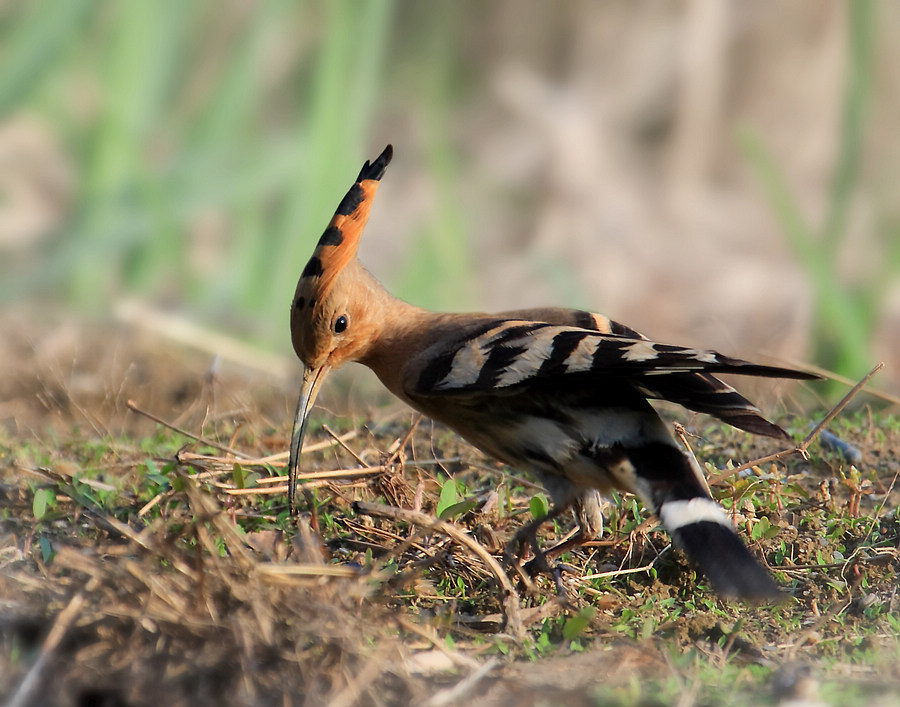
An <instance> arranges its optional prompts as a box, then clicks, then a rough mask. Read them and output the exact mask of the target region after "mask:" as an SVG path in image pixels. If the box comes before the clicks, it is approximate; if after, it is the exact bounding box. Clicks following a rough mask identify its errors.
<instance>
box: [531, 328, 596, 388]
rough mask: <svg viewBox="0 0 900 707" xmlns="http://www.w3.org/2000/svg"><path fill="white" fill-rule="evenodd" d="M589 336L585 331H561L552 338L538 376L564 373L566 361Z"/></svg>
mask: <svg viewBox="0 0 900 707" xmlns="http://www.w3.org/2000/svg"><path fill="white" fill-rule="evenodd" d="M588 336H590V335H589V334H588V333H587V332H586V331H579V330H577V329H572V330H566V331H561V332H559V333H558V334H555V335H554V336H553V348H552V349H551V350H550V355H549V356H548V357H547V358H545V359H544V362H543V363H542V364H541V367H540V368H539V369H538V371H537V374H536V375H538V376H544V375H549V374H552V373H564V372H565V368H564V367H563V366H564V364H565V363H566V360H567V359H568V358H569V356H570V355H571V354H572V352H573V351H574V350H575V349H576V347H577V346H578V344H580V343H581V342H582V341H584V339H586V338H587V337H588Z"/></svg>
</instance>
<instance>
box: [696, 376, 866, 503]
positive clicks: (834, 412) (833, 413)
mask: <svg viewBox="0 0 900 707" xmlns="http://www.w3.org/2000/svg"><path fill="white" fill-rule="evenodd" d="M882 368H884V363H883V362H882V363H879V364H878V365H877V366H875V367H874V368H873V369H872V370H871V371H869V372H868V373H867V374H866V375H865V376H864V377H863V378H862V380H860V381H859V382H858V383H857V384H856V385H855V386H853V387H852V388H851V389H850V392H848V393H847V394H846V395H845V396H844V397H843V398H841V401H840V402H839V403H838V404H837V405H835V406H834V407H833V408H831V410H830V411H829V413H828V414H827V415H826V416H825V417H824V418H822V421H821V422H819V424H818V425H816V426H815V427H814V428H813V430H812V432H810V433H809V434H808V435H807V436H806V438H805V439H804V440H803V441H802V442H801V443H800V444H798V445H797V446H796V447H790V448H788V449H782V450H781V451H780V452H776V453H775V454H769V455H768V456H765V457H760V458H759V459H754V460H753V461H749V462H745V463H743V464H741V465H740V466H736V467H734V468H733V469H727V470H725V471H723V472H722V473H720V474H716V475H715V476H712V477H710V479H709V484H710V485H711V486H712V485H715V484H718V483H721V482H722V481H724V480H725V479H728V478H730V477H732V476H734V475H735V474H737V473H739V472H741V471H744V470H745V469H752V468H753V467H755V466H759V465H761V464H767V463H768V462H773V461H777V460H778V459H783V458H784V457H788V456H791V455H792V454H799V455H800V456H802V457H803V458H804V459H806V458H807V453H806V450H807V449H809V445H810V444H812V443H813V440H815V438H816V437H818V435H819V433H820V432H821V431H822V430H823V429H824V427H825V425H827V424H828V423H829V422H831V421H832V420H833V419H834V418H835V417H837V416H838V414H840V412H841V410H843V409H844V408H845V407H847V404H848V403H849V402H850V401H851V400H852V399H853V397H854V396H855V395H856V394H857V393H858V392H859V391H860V390H862V388H863V387H864V386H865V385H866V383H868V382H869V380H871V378H872V376H874V375H875V374H876V373H878V371H880V370H881V369H882Z"/></svg>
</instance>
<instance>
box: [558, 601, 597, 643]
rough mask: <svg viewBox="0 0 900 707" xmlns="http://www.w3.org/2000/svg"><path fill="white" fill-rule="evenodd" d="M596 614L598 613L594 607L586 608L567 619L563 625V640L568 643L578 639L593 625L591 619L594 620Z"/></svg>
mask: <svg viewBox="0 0 900 707" xmlns="http://www.w3.org/2000/svg"><path fill="white" fill-rule="evenodd" d="M596 613H597V611H596V609H594V607H592V606H586V607H584V608H583V609H582V610H581V611H579V612H578V613H577V614H575V615H574V616H570V617H569V618H568V619H566V623H565V624H564V625H563V638H565V639H566V640H567V641H571V640H573V639H575V638H578V636H580V635H581V634H582V633H583V632H584V629H586V628H587V627H588V625H589V624H590V623H591V619H593V618H594V616H595V615H596Z"/></svg>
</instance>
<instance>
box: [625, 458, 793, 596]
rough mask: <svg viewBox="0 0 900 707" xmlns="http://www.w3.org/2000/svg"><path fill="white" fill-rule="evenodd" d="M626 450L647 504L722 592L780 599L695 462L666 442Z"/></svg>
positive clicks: (727, 594)
mask: <svg viewBox="0 0 900 707" xmlns="http://www.w3.org/2000/svg"><path fill="white" fill-rule="evenodd" d="M627 452H628V454H627V455H628V460H629V462H630V463H631V466H633V468H634V473H635V478H636V479H637V480H638V483H637V486H638V489H637V490H638V492H639V494H640V495H641V496H642V497H643V500H644V502H645V504H647V505H649V507H650V508H652V509H653V510H654V511H655V512H656V514H657V515H658V516H659V518H660V520H661V521H662V524H663V525H664V526H665V528H666V530H668V531H669V533H670V534H671V536H672V538H673V540H674V542H675V544H676V545H677V546H678V547H680V548H681V549H682V550H684V552H685V553H686V554H687V555H688V557H689V558H690V559H691V560H693V561H694V562H695V563H696V564H697V565H698V566H699V568H700V569H701V570H702V571H703V573H704V574H705V575H706V576H707V577H708V578H709V580H710V582H711V583H712V585H713V587H715V589H716V590H717V591H718V592H719V593H720V594H722V595H723V596H728V597H734V598H739V599H749V600H752V601H765V600H772V599H777V598H779V596H781V593H780V592H779V590H778V587H777V586H776V584H775V582H774V580H773V579H772V576H771V574H770V573H769V571H768V570H767V569H765V568H764V567H763V566H762V565H761V564H760V563H759V561H758V560H757V559H756V558H755V557H754V556H753V555H752V554H751V553H750V550H749V549H748V548H747V546H746V545H745V544H744V542H743V541H742V540H741V539H740V538H739V537H738V535H737V533H736V532H735V530H734V526H733V524H732V522H731V520H730V519H729V517H728V515H727V514H726V513H725V510H724V509H723V508H722V507H721V506H720V505H719V504H718V503H716V501H714V500H713V499H712V498H710V496H709V494H708V492H707V490H706V487H705V484H704V483H703V482H702V481H701V478H702V476H701V471H700V469H699V468H698V467H697V465H696V462H695V461H694V460H693V459H691V458H690V457H689V456H688V455H687V454H685V453H684V452H683V451H682V450H681V449H679V448H678V447H676V446H674V444H672V445H670V444H666V443H665V442H653V443H649V444H646V445H644V446H642V447H640V448H638V449H632V450H627Z"/></svg>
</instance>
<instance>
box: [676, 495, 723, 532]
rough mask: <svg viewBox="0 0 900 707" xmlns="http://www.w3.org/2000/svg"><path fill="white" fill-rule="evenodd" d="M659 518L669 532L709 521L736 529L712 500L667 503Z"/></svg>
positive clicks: (698, 499)
mask: <svg viewBox="0 0 900 707" xmlns="http://www.w3.org/2000/svg"><path fill="white" fill-rule="evenodd" d="M659 518H660V520H662V522H663V525H665V526H666V528H668V529H669V531H676V530H678V529H679V528H682V527H684V526H685V525H690V524H691V523H700V522H702V521H709V522H711V523H719V524H720V525H724V526H726V527H728V528H731V529H732V530H733V529H734V526H733V525H732V523H731V520H730V519H729V518H728V515H727V514H726V513H725V511H724V510H723V509H722V507H721V506H720V505H719V504H718V503H716V502H715V501H713V500H712V499H711V498H702V497H697V498H692V499H691V500H690V501H667V502H666V503H663V504H662V507H661V508H660V509H659Z"/></svg>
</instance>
